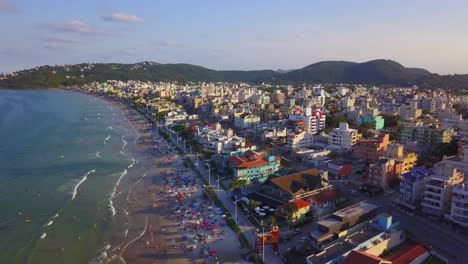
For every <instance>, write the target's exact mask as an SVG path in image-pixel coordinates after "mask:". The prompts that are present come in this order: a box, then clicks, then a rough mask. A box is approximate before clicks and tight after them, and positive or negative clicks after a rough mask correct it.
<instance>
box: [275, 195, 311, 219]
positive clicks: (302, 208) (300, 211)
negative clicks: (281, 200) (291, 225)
mask: <svg viewBox="0 0 468 264" xmlns="http://www.w3.org/2000/svg"><path fill="white" fill-rule="evenodd" d="M288 206H294V207H295V208H297V211H294V212H293V213H292V215H291V216H288V215H287V210H288V209H287V207H288ZM310 208H311V204H310V203H309V202H307V201H305V200H302V199H299V200H294V201H291V202H289V203H287V204H284V205H282V206H281V207H280V210H279V211H278V212H277V214H278V215H282V216H284V217H286V218H289V217H291V219H288V221H291V222H300V221H302V220H304V219H305V217H306V215H307V214H308V213H309V212H310Z"/></svg>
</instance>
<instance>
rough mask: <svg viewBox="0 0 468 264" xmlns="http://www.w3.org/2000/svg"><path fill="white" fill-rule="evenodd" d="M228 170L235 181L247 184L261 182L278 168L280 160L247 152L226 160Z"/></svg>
mask: <svg viewBox="0 0 468 264" xmlns="http://www.w3.org/2000/svg"><path fill="white" fill-rule="evenodd" d="M227 164H228V168H230V169H232V176H233V178H234V179H236V180H238V179H239V180H246V181H247V182H263V181H265V180H266V179H268V177H269V176H270V175H272V174H273V173H275V172H276V171H278V170H279V168H280V158H279V157H275V156H268V157H266V156H264V155H262V154H260V153H258V152H255V151H251V150H248V151H246V152H245V153H244V154H243V156H231V157H229V158H228V159H227Z"/></svg>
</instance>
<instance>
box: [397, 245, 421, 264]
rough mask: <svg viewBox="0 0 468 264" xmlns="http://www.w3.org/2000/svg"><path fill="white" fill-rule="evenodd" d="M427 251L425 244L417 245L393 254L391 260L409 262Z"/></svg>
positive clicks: (406, 263)
mask: <svg viewBox="0 0 468 264" xmlns="http://www.w3.org/2000/svg"><path fill="white" fill-rule="evenodd" d="M426 252H427V250H426V249H425V248H424V247H423V246H421V245H416V246H413V247H410V248H409V249H407V250H402V251H401V252H398V253H397V254H395V255H393V256H391V257H390V260H391V261H392V263H393V264H409V263H411V262H412V261H413V260H415V259H417V258H418V257H419V256H421V255H422V254H424V253H426Z"/></svg>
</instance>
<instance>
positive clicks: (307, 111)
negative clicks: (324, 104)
mask: <svg viewBox="0 0 468 264" xmlns="http://www.w3.org/2000/svg"><path fill="white" fill-rule="evenodd" d="M325 119H326V116H325V114H324V113H323V112H322V111H321V110H320V109H313V110H312V107H311V106H309V105H307V106H303V107H296V108H295V109H294V110H293V112H292V114H290V115H289V120H291V121H303V122H304V128H305V131H306V132H308V133H311V134H317V133H318V132H319V131H320V130H323V129H324V128H325Z"/></svg>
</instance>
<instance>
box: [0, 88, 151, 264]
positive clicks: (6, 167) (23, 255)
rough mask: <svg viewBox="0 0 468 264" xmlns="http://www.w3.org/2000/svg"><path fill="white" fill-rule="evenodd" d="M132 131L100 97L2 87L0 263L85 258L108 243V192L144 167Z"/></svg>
mask: <svg viewBox="0 0 468 264" xmlns="http://www.w3.org/2000/svg"><path fill="white" fill-rule="evenodd" d="M135 137H136V134H135V132H134V131H133V130H131V129H130V126H129V124H128V121H127V120H126V119H125V116H124V114H123V112H122V111H121V110H120V109H118V108H116V107H113V106H112V105H111V104H110V103H108V102H106V101H103V100H101V99H96V98H93V97H90V96H87V95H82V94H78V93H72V92H66V91H55V90H40V91H11V90H0V138H1V142H0V263H88V262H89V261H90V260H92V259H93V258H95V257H96V256H98V255H99V254H100V251H101V250H102V248H103V247H104V246H105V245H106V244H112V242H111V241H110V240H112V237H115V235H112V237H111V230H112V228H114V229H115V227H113V225H115V224H116V223H118V222H119V220H118V217H121V216H122V215H123V214H122V213H121V210H122V208H119V206H118V205H116V204H115V202H114V204H111V202H110V196H111V195H112V194H113V193H114V191H118V190H116V184H117V182H118V181H119V180H120V187H119V189H120V188H122V186H123V185H124V184H128V183H127V182H129V181H130V180H131V179H132V177H133V178H135V177H137V176H136V175H138V174H141V171H142V170H143V168H139V164H138V161H137V159H138V158H137V156H136V155H134V154H133V153H132V152H131V151H130V150H129V146H128V145H129V144H130V141H132V140H134V138H135ZM127 142H128V144H127ZM121 222H122V221H121Z"/></svg>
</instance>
